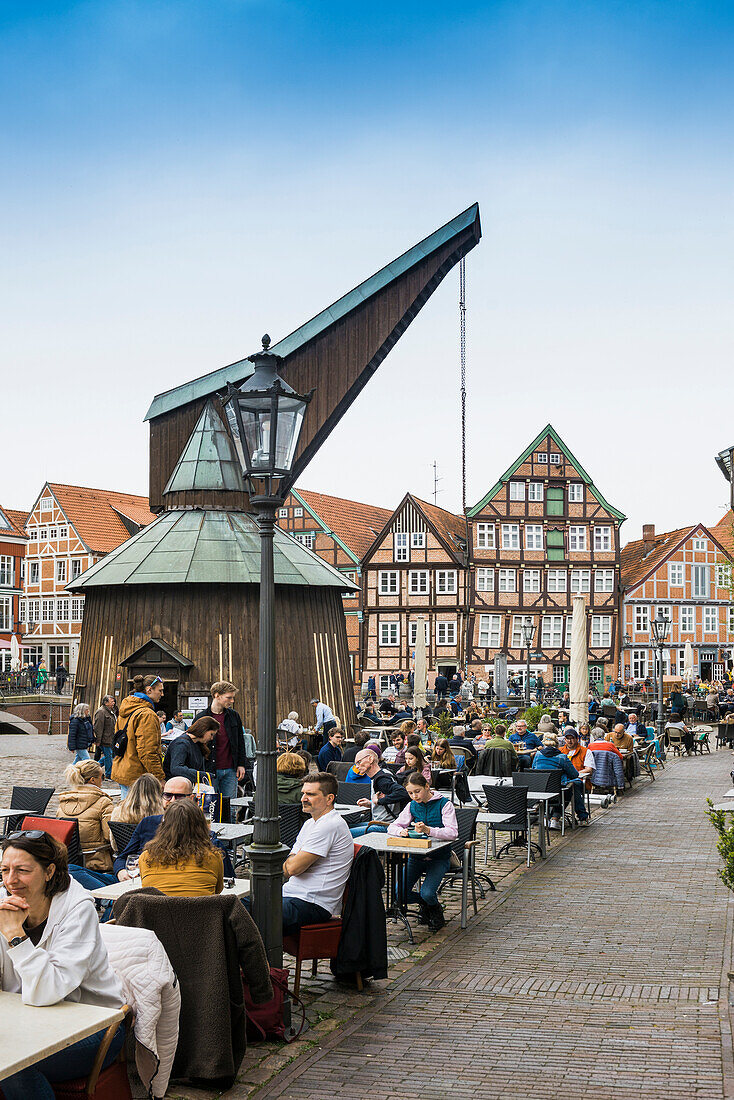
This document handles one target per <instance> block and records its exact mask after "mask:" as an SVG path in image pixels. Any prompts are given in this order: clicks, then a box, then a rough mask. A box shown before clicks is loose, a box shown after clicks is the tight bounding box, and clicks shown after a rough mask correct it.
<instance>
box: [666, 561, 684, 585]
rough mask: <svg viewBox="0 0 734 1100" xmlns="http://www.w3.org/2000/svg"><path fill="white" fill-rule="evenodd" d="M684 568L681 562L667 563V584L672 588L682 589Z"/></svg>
mask: <svg viewBox="0 0 734 1100" xmlns="http://www.w3.org/2000/svg"><path fill="white" fill-rule="evenodd" d="M684 581H685V568H684V565H683V562H682V561H669V562H668V584H669V585H671V586H672V587H673V588H683V585H684Z"/></svg>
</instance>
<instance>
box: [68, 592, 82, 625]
mask: <svg viewBox="0 0 734 1100" xmlns="http://www.w3.org/2000/svg"><path fill="white" fill-rule="evenodd" d="M83 615H84V597H83V596H72V600H71V621H72V622H73V623H80V622H81V621H82V616H83Z"/></svg>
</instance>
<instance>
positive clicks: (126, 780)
mask: <svg viewBox="0 0 734 1100" xmlns="http://www.w3.org/2000/svg"><path fill="white" fill-rule="evenodd" d="M163 690H164V688H163V681H162V680H161V678H160V676H135V677H134V678H133V691H132V694H130V695H128V696H127V698H126V699H123V701H122V705H121V706H120V716H119V718H118V719H117V725H116V727H115V737H114V741H113V745H112V751H113V753H114V760H113V763H112V779H113V781H114V782H115V783H119V784H120V793H121V797H122V798H125V796H126V795H127V791H128V787H130V785H131V784H132V783H134V782H135V780H136V779H137V778H138V777H139V776H141V775H144V774H145V772H150V774H151V775H154V776H155V777H156V779H158V780H160V782H161V784H163V783H165V780H166V777H165V775H164V773H163V763H162V761H163V756H162V753H161V724H160V722H159V720H158V715H157V714H156V707H157V706H158V704H159V703H160V701H161V699H162V698H163Z"/></svg>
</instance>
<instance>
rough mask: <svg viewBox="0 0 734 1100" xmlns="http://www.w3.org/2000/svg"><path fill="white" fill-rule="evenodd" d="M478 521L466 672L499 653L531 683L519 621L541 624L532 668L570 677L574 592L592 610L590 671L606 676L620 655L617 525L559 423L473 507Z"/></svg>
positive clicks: (474, 523) (596, 677)
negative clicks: (565, 440)
mask: <svg viewBox="0 0 734 1100" xmlns="http://www.w3.org/2000/svg"><path fill="white" fill-rule="evenodd" d="M468 515H469V518H470V521H471V531H472V545H471V556H472V562H471V571H470V591H469V608H470V611H469V614H470V630H469V634H470V638H471V643H470V653H469V662H468V664H469V669H470V671H474V672H476V673H477V675H479V674H481V673H484V672H485V671H489V666H490V665H491V663H492V662H493V660H494V657H495V656H496V655H497V654H498V653H503V654H505V655H506V657H507V663H508V673H509V674H510V675H513V676H516V677H518V678H519V679H520V680H521V681H522V680H524V675H525V669H526V661H525V657H526V654H525V651H524V649H523V640H522V629H521V628H522V624H523V622H525V621H526V620H528V619H530V620H531V621H532V623H533V626H534V628H535V635H534V642H533V647H532V659H531V666H530V667H531V671H532V672H535V673H536V674H538V673H540V674H542V676H543V679H544V680H545V682H546V683H550V682H551V681H553V682H554V683H556V684H557V685H561V684H565V683H566V682H567V680H568V674H569V663H570V645H571V615H572V606H573V605H572V597H573V596H575V595H583V596H584V598H585V602H586V605H587V608H588V624H587V636H588V654H589V675H590V678H591V679H592V680H593V681H597V682H599V683H600V684H601V682H602V681H604V682H607V681H608V680H610V679H611V678H612V677H613V676H614V675H616V672H617V661H618V654H619V601H620V584H619V577H620V573H619V567H620V557H619V555H620V546H619V528H620V525H621V523H622V522H623V521H624V519H625V517H624V515H623V514H622V513H621V512H620V511H618V510H617V509H616V508H614V507H612V505H611V504H609V503H608V502H607V501H606V500H605V499H604V497H603V496H602V494H601V492H600V491H599V489H598V488H597V487H596V485H595V484H594V482H593V481H592V480H591V477H590V476H589V475H588V474H587V473H586V471H585V470H584V468H583V466H582V465H581V463H580V462H579V461H578V460H577V459H576V458H575V457H574V455H573V454H571V452H570V450H569V449H568V447H567V446H566V444H565V443H564V442H563V440H562V439H561V438H560V436H559V435H558V433H557V432H556V430H555V429H554V428H553V427H552V425H550V424H549V425H547V427H545V428H544V429H543V430H542V432H540V433H539V435H538V436H537V437H536V438H535V439H534V440H533V442H532V443H531V444H530V445H529V446H528V447H526V448H525V450H524V451H523V452H522V454H521V455H520V456H519V457H518V458H517V459H516V460H515V461H514V462H513V463H512V465H511V466H510V467H509V468H508V469H507V470H505V472H504V473H503V474H502V475H501V477H500V478H499V479H498V481H497V482H496V483H495V484H494V485H493V486H492V488H491V489H490V490H489V492H488V493H487V494H486V495H485V496H484V497H483V498H482V499H481V500H480V501H479V502H478V504H476V505H475V506H474V507H473V508H471V509H470V510H469V512H468Z"/></svg>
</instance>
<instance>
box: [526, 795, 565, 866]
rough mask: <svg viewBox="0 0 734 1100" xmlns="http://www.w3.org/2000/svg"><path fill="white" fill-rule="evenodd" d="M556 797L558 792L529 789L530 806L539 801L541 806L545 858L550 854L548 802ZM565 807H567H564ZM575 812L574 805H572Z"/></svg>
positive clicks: (542, 846) (541, 831)
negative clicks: (547, 833) (547, 832)
mask: <svg viewBox="0 0 734 1100" xmlns="http://www.w3.org/2000/svg"><path fill="white" fill-rule="evenodd" d="M554 798H558V795H557V794H554V793H553V791H531V790H529V789H528V806H532V804H534V803H538V804H539V805H540V807H541V813H540V854H541V855H542V856H543V858H544V859H545V857H546V855H547V854H548V845H547V843H546V840H547V838H546V833H545V823H546V819H547V817H548V803H549V802H552V801H553V799H554ZM564 809H565V807H564ZM572 812H573V805H572Z"/></svg>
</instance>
